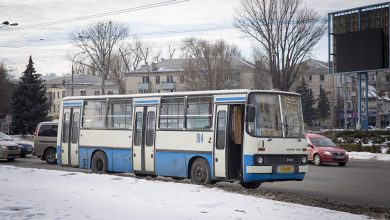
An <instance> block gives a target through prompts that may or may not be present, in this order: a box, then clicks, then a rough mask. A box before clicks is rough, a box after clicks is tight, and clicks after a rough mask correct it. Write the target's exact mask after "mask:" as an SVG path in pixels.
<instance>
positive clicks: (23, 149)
mask: <svg viewBox="0 0 390 220" xmlns="http://www.w3.org/2000/svg"><path fill="white" fill-rule="evenodd" d="M0 140H3V141H11V142H14V143H16V144H17V145H18V146H19V149H20V157H25V156H26V155H27V154H32V153H33V151H34V147H33V146H32V144H30V143H28V142H26V141H22V140H18V139H15V138H13V137H11V136H8V135H6V134H4V133H2V132H0Z"/></svg>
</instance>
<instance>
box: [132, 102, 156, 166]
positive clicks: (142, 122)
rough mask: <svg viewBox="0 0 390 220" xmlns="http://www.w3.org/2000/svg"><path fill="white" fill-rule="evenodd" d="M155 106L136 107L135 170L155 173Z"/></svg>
mask: <svg viewBox="0 0 390 220" xmlns="http://www.w3.org/2000/svg"><path fill="white" fill-rule="evenodd" d="M156 111H157V107H155V106H146V107H136V108H135V125H134V135H133V137H134V139H133V167H134V171H135V172H144V173H154V151H155V143H154V142H155V136H156V135H155V134H156Z"/></svg>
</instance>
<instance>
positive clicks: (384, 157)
mask: <svg viewBox="0 0 390 220" xmlns="http://www.w3.org/2000/svg"><path fill="white" fill-rule="evenodd" d="M348 154H349V158H350V159H357V160H370V159H373V160H381V161H390V154H379V153H369V152H354V151H352V152H348Z"/></svg>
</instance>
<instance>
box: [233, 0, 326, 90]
mask: <svg viewBox="0 0 390 220" xmlns="http://www.w3.org/2000/svg"><path fill="white" fill-rule="evenodd" d="M234 26H236V27H237V28H238V29H240V30H241V31H242V32H243V33H245V34H247V35H249V36H251V37H253V38H254V39H255V40H256V41H257V42H259V43H260V45H261V47H262V49H263V50H264V53H265V54H266V58H267V59H266V62H267V63H268V65H267V66H268V67H269V68H270V70H269V72H270V74H271V77H272V82H273V86H274V88H278V89H281V90H285V91H288V90H289V89H290V87H291V85H292V84H293V83H294V81H295V80H296V79H297V77H298V74H299V69H300V65H301V63H302V61H303V60H304V59H305V58H306V57H307V56H308V54H309V53H310V51H311V50H312V49H313V48H314V46H315V45H316V44H317V43H318V41H319V40H320V39H321V38H322V36H323V35H324V34H325V32H326V21H325V20H324V19H321V16H320V15H319V14H318V13H317V12H316V11H314V10H312V9H309V8H307V7H306V6H305V5H303V4H302V1H301V0H241V9H240V10H239V11H238V12H237V16H236V17H235V19H234Z"/></svg>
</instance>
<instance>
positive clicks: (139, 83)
mask: <svg viewBox="0 0 390 220" xmlns="http://www.w3.org/2000/svg"><path fill="white" fill-rule="evenodd" d="M187 61H188V60H187V59H169V60H165V59H162V60H161V61H160V62H158V63H153V64H151V65H143V66H141V67H140V68H139V69H137V70H134V71H131V72H129V73H127V76H126V93H127V94H134V93H151V92H153V93H163V92H179V91H188V90H189V89H188V86H187V85H186V80H185V77H186V76H185V65H186V62H187ZM230 62H231V63H230V66H231V70H230V72H229V77H230V78H229V79H228V80H230V81H231V83H230V85H232V88H234V89H239V88H245V89H250V88H255V81H254V74H255V71H254V69H255V67H254V64H251V63H249V62H247V61H244V60H242V59H241V58H239V57H232V59H231V61H230Z"/></svg>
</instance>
